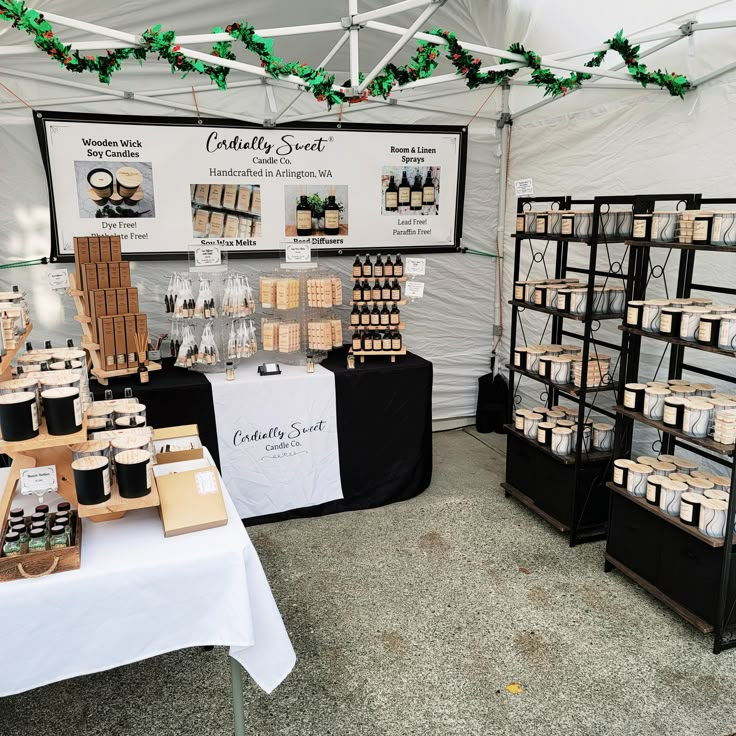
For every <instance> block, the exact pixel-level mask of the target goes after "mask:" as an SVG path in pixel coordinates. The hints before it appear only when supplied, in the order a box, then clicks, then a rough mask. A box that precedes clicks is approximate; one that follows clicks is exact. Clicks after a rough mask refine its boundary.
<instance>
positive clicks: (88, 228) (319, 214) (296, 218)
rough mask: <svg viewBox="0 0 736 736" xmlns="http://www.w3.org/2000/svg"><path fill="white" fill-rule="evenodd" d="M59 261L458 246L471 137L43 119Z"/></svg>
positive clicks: (447, 132)
mask: <svg viewBox="0 0 736 736" xmlns="http://www.w3.org/2000/svg"><path fill="white" fill-rule="evenodd" d="M34 115H35V121H36V129H37V132H38V137H39V143H40V146H41V151H42V154H43V159H44V164H45V167H46V174H47V178H48V184H49V196H50V201H51V214H52V239H53V243H52V253H51V255H52V259H53V258H64V257H67V256H71V255H73V238H74V237H75V236H91V235H119V236H120V238H121V241H122V249H123V253H125V254H126V256H127V257H129V258H167V257H169V258H170V257H180V256H181V255H182V254H183V253H184V252H186V251H188V250H190V249H191V247H192V246H197V245H199V246H207V245H219V246H220V247H221V248H222V249H223V250H224V251H227V252H228V253H230V254H231V255H267V254H269V253H271V254H273V255H277V254H278V253H279V252H280V251H283V248H284V242H292V243H297V244H303V245H308V246H309V247H310V248H311V250H312V251H314V252H317V253H325V254H328V253H356V252H366V251H376V250H381V249H383V250H385V251H392V252H393V251H396V252H402V251H409V250H453V249H455V248H457V247H459V244H460V236H461V234H462V233H461V231H462V210H463V194H464V179H465V155H466V133H467V131H466V129H465V128H461V127H452V126H424V127H421V126H420V127H414V126H387V125H376V126H373V125H349V124H346V123H329V124H316V123H309V124H303V125H299V126H298V127H290V128H281V127H275V128H262V127H248V126H246V125H244V124H243V123H240V122H237V121H231V120H219V119H207V120H203V119H196V118H194V119H190V118H174V117H143V116H137V117H133V116H117V115H89V114H87V115H81V114H74V113H54V112H41V111H34Z"/></svg>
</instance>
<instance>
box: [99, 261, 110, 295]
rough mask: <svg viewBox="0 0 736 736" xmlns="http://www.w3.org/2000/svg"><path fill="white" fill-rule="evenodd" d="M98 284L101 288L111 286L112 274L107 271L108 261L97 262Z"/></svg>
mask: <svg viewBox="0 0 736 736" xmlns="http://www.w3.org/2000/svg"><path fill="white" fill-rule="evenodd" d="M97 284H98V288H100V289H109V288H110V275H109V273H108V271H107V263H98V264H97Z"/></svg>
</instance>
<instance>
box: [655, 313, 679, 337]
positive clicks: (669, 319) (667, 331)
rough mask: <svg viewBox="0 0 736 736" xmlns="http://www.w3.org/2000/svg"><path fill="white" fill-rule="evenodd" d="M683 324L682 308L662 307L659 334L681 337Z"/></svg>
mask: <svg viewBox="0 0 736 736" xmlns="http://www.w3.org/2000/svg"><path fill="white" fill-rule="evenodd" d="M681 322H682V307H662V315H661V316H660V318H659V334H660V335H674V336H675V337H679V336H680V323H681Z"/></svg>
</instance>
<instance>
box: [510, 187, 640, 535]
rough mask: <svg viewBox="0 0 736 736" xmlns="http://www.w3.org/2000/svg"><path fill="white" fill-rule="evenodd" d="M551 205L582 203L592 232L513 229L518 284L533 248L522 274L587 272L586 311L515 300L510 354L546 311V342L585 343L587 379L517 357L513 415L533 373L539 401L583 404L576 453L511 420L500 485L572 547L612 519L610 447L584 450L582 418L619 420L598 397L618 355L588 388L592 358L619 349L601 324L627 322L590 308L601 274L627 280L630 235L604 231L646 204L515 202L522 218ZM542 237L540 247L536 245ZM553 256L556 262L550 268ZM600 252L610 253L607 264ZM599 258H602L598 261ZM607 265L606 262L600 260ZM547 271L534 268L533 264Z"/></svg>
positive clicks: (624, 199) (619, 200)
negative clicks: (569, 377)
mask: <svg viewBox="0 0 736 736" xmlns="http://www.w3.org/2000/svg"><path fill="white" fill-rule="evenodd" d="M540 204H541V205H547V206H548V207H549V208H551V209H559V210H563V211H564V210H571V209H577V208H584V209H586V210H589V211H590V212H591V226H590V235H589V236H588V237H574V236H570V237H568V236H563V235H558V234H554V235H537V234H536V233H529V232H517V233H515V235H514V241H515V242H514V246H515V249H514V284H516V282H518V281H519V280H520V275H521V261H522V249H523V248H524V247H526V246H528V247H529V250H530V255H531V263H530V266H529V270H528V271H527V273H526V274H525V278H524V280H529V279H530V278H540V277H541V276H542V275H543V276H544V278H549V279H564V278H566V277H569V276H577V275H583V276H587V277H588V283H587V288H588V292H587V304H588V305H589V308H588V310H587V311H586V313H585V314H582V315H580V314H572V313H566V312H561V311H559V310H557V309H553V308H547V307H540V306H538V305H534V304H529V303H526V302H522V301H518V300H511V301H510V304H511V308H512V319H511V332H510V338H511V353H512V355H513V350H514V348H515V347H516V346H517V338H518V336H519V333H521V336H522V338H523V341H524V343H526V330H525V328H524V318H525V316H526V314H525V313H527V312H528V313H530V314H531V313H541V315H542V318H544V315H546V323H545V324H544V327H543V330H542V338H541V339H540V340H539V341H538V342H542V343H543V342H545V336H546V335H549V342H550V343H553V344H560V343H562V342H563V341H564V340H565V339H573V340H578V341H580V348H581V353H582V359H583V365H584V366H586V369H584V371H583V376H582V384H581V386H580V387H575V386H573V385H571V384H565V385H560V384H554V383H552V382H551V381H548V380H546V379H544V378H541V377H540V376H537V375H535V374H532V373H530V372H528V371H525V370H521V369H519V368H517V367H515V366H514V364H513V360H512V361H510V364H509V365H508V370H509V384H510V386H509V389H510V390H509V397H510V398H509V405H508V415H509V421H512V420H511V418H512V417H513V411H514V409H515V407H516V404H517V403H518V402H519V401H520V399H521V397H520V395H519V392H518V387H519V382H520V381H521V380H522V379H530V380H535V381H539V382H541V383H543V384H545V389H544V390H543V392H542V393H541V394H540V401H543V402H544V403H545V404H546V405H547V406H549V407H551V406H553V405H555V404H557V403H558V401H559V399H560V397H564V398H566V399H569V400H571V401H573V402H577V404H578V407H577V411H578V427H579V430H578V433H577V435H576V437H575V451H574V454H572V455H570V456H565V457H561V456H558V455H554V454H552V453H551V452H550V451H549V450H548V448H545V447H543V446H541V445H539V443H537V442H535V441H534V440H533V439H530V438H527V437H525V436H524V434H523V433H522V432H518V431H517V430H515V429H514V427H513V423H511V424H510V425H507V427H506V429H507V434H508V441H507V455H506V458H507V459H506V482H505V483H503V484H502V487H503V489H504V491H505V493H506V496H507V497H508V496H513V497H515V498H516V499H517V500H519V501H520V502H522V503H523V504H525V505H526V506H528V507H529V508H530V509H531V510H532V511H534V512H535V513H537V514H538V515H539V516H541V517H542V518H544V519H545V520H547V521H548V522H550V523H551V524H552V525H553V526H554V527H555V528H557V529H559V530H560V531H562V532H564V533H566V534H568V535H569V542H570V546H575V545H576V544H579V543H581V542H588V541H595V540H598V539H602V538H604V537H605V534H606V520H607V516H608V509H609V501H608V495H609V492H608V489H607V488H606V485H605V481H606V478H607V477H608V475H609V473H610V464H611V462H612V458H613V453H612V452H597V451H590V452H585V450H584V448H583V434H582V427H583V424H584V420H586V419H588V418H591V417H590V415H591V413H592V412H595V413H597V414H599V415H602V417H607V418H608V419H610V420H615V416H616V415H615V413H614V411H613V406H612V405H611V406H610V407H605V406H603V405H602V403H601V400H600V399H599V397H601V396H604V395H605V394H606V393H609V395H610V392H611V391H614V390H616V388H617V384H616V383H615V381H614V375H615V373H616V365H617V359H616V361H614V360H613V358H612V361H611V365H612V369H611V371H610V375H609V376H608V377H607V380H605V381H604V384H603V385H601V386H591V387H588V386H587V362H588V360H589V359H590V358H591V357H593V356H595V355H598V348H599V347H602V348H606V349H607V350H614V351H616V352H617V353H618V351H620V343H619V342H612V341H611V340H604V339H603V338H602V337H600V336H599V335H597V334H596V333H597V332H598V331H599V330H600V328H601V325H602V323H605V322H606V321H607V320H621V318H622V316H623V315H622V314H595V313H594V312H593V311H592V309H591V308H590V306H591V305H592V304H593V295H594V286H595V282H596V278H597V277H600V278H602V283H604V284H606V283H609V282H610V280H614V281H616V280H618V281H619V283H620V285H621V286H623V285H624V284H625V283H626V277H627V274H626V273H625V271H624V266H625V263H626V261H627V255H628V246H626V245H625V242H626V241H625V238H623V237H617V236H611V235H606V234H605V229H606V228H605V226H606V224H607V221H608V218H609V217H611V216H615V215H614V211H613V210H612V209H611V208H612V207H619V208H622V209H624V208H625V209H630V211H631V213H632V215H633V213H634V212H638V211H639V209H637V207H638V208H641V207H643V205H642V203H640V202H639V198H638V197H634V196H614V197H596V198H595V199H592V200H578V199H573V198H572V197H569V196H557V197H532V198H521V199H519V200H518V202H517V215H518V216H519V217H517V222H519V221H520V217H521V216H522V215H524V213H525V212H527V211H530V210H531V211H533V208H534V206H535V205H540ZM540 241H541V245H540V246H539V247H535V244H538V243H539V242H540ZM613 244H621V245H624V252H623V254H619V255H618V256H614V255H613V254H612V251H611V248H610V246H612V245H613ZM571 249H587V251H588V253H587V267H585V268H583V267H579V266H574V265H571V263H570V260H571V258H570V256H571ZM552 254H554V267H553V268H550V267H549V266H548V262H549V263H550V264H551V260H552ZM602 255H605V257H606V261H607V262H605V265H603V264H604V262H603V259H602V258H601V256H602ZM599 259H600V262H599ZM602 265H603V268H601V266H602ZM535 267H536V270H537V271H539V270H540V269H541V270H542V271H543V274H540V273H537V274H534V275H533V274H532V272H533V271H534V270H535ZM576 324H579V328H581V329H580V330H579V331H573V330H572V329H571V328H570V327H569V325H576Z"/></svg>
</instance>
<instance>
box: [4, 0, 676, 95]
mask: <svg viewBox="0 0 736 736" xmlns="http://www.w3.org/2000/svg"><path fill="white" fill-rule="evenodd" d="M0 20H4V21H6V22H9V23H11V24H12V26H13V28H17V29H19V30H21V31H23V32H25V33H27V34H28V35H29V36H31V37H33V43H34V45H35V46H37V47H38V48H39V49H40V50H41V51H43V52H44V53H46V54H47V55H48V56H49V57H51V58H52V59H55V60H56V61H58V62H59V64H60V65H61V66H62V67H64V68H66V69H68V70H69V71H72V72H79V73H81V72H93V73H95V74H97V77H98V79H99V80H100V82H104V83H105V84H109V83H110V78H111V77H112V75H113V73H114V72H116V71H119V70H120V69H121V68H122V62H123V61H126V60H127V59H137V60H138V62H139V63H141V64H142V63H143V61H144V60H145V59H147V58H148V55H149V54H155V55H156V57H157V58H159V59H162V60H165V61H166V62H168V64H169V65H170V67H171V72H172V74H181V75H182V78H183V77H186V76H187V74H189V73H190V72H196V73H197V74H204V75H206V76H207V77H209V78H210V79H211V80H212V81H213V82H214V83H215V84H216V85H217V86H218V87H219V88H220V89H223V90H224V89H227V77H228V72H229V71H230V70H229V68H228V67H226V66H220V65H219V64H208V63H206V62H204V61H201V60H200V59H192V58H190V57H188V56H187V55H186V54H184V53H182V51H181V47H180V46H179V45H178V44H176V43H175V40H176V32H175V31H173V30H169V31H162V30H161V26H160V25H156V26H154V27H152V28H149V29H148V30H146V31H144V33H143V34H142V38H143V43H144V45H143V46H142V47H139V48H123V49H108V50H107V52H106V53H105V54H101V55H97V56H84V55H82V54H80V53H79V51H72V50H71V46H70V45H66V44H64V43H63V42H62V41H61V40H60V39H59V38H58V36H56V35H55V34H54V31H53V28H52V26H51V24H50V23H49V22H48V21H46V20H44V16H43V13H40V12H39V11H37V10H33V9H32V8H28V7H26V4H25V2H24V1H23V0H0ZM212 32H213V33H223V32H224V33H228V34H229V35H230V36H231V38H232V39H233V41H240V42H241V43H242V44H243V46H245V48H246V49H247V50H248V51H250V52H252V53H254V54H255V55H256V56H258V58H259V60H260V64H261V67H262V68H263V69H265V70H266V71H267V72H268V74H270V75H271V76H272V77H273V78H274V79H279V78H281V77H287V76H296V77H299V79H301V80H302V82H303V83H304V86H305V87H306V88H307V89H308V90H309V91H310V92H311V94H312V95H313V96H314V97H315V99H316V100H317V101H318V102H326V103H327V106H328V107H332V106H333V105H336V104H341V103H343V102H348V103H354V102H361V101H362V100H366V99H368V98H369V97H382V98H383V99H386V98H388V97H389V96H390V95H391V92H392V90H393V89H394V88H395V87H397V86H400V85H405V84H408V83H410V82H414V81H417V80H419V79H426V78H428V77H431V76H432V74H433V73H434V70H435V69H436V68H437V64H438V63H439V57H440V55H441V54H443V53H444V55H445V57H446V58H447V59H448V60H449V61H450V62H451V63H452V65H453V66H454V67H455V70H456V72H457V74H459V75H461V76H463V77H464V79H465V83H466V85H467V86H468V88H469V89H476V88H477V87H480V86H482V85H486V84H500V83H502V82H504V81H506V80H508V79H510V78H511V77H513V76H514V75H515V74H517V72H518V71H519V69H508V70H502V71H495V72H483V71H481V67H482V64H481V61H480V59H478V58H477V57H474V56H473V55H472V54H471V53H470V52H468V51H466V50H465V49H464V48H463V47H462V45H461V44H460V43H459V42H458V40H457V37H456V36H455V34H454V33H453V32H452V31H446V30H443V29H441V28H434V29H432V30H431V31H428V33H430V34H431V35H433V36H437V37H438V38H441V39H443V40H444V42H445V45H444V48H443V46H442V45H435V44H431V43H426V42H419V43H418V45H417V48H416V51H415V53H414V55H413V56H412V57H411V59H410V61H409V63H408V64H404V65H401V66H396V65H395V64H387V65H386V66H385V67H384V68H383V69H382V70H381V72H380V73H379V74H378V76H377V77H376V78H375V79H374V80H373V81H372V82H371V83H370V84H369V85H368V87H367V88H366V90H365V92H363V94H362V95H361V96H359V97H348V96H347V95H345V94H344V93H342V92H340V91H338V90H335V89H333V85H334V84H335V77H334V75H332V74H329V73H328V72H327V71H326V70H325V69H323V68H317V69H315V68H313V67H311V66H309V64H305V63H301V62H292V61H284V60H283V59H281V58H280V57H279V56H276V55H275V54H274V53H273V39H270V38H261V37H260V36H259V35H258V34H257V33H256V32H255V29H254V27H253V26H252V25H250V24H249V23H231V24H230V25H228V26H226V27H225V29H224V31H223V29H222V28H220V27H219V26H216V27H215V28H213V29H212ZM606 43H607V44H608V45H609V46H610V50H611V51H615V52H616V53H617V54H618V55H619V56H620V57H621V58H622V59H623V60H624V61H625V62H626V67H627V70H628V72H629V74H630V75H631V76H632V77H633V78H634V79H635V80H636V81H637V82H639V84H641V85H642V86H643V87H646V86H647V85H648V84H655V85H657V86H658V87H661V88H664V89H666V90H667V91H668V92H669V93H670V94H671V95H672V96H674V97H680V98H682V97H684V95H685V93H686V92H687V91H688V89H689V88H690V82H689V81H688V79H687V77H685V76H683V75H682V74H674V73H671V72H668V71H666V70H665V71H662V70H661V69H656V70H654V71H650V70H649V69H647V67H646V66H645V65H644V64H641V63H639V46H632V45H631V43H630V42H629V41H628V39H626V38H625V37H624V35H623V31H619V32H618V33H617V34H616V35H615V36H614V37H613V38H612V39H609V40H608V41H606ZM508 51H509V52H511V53H514V54H519V55H520V56H522V57H523V58H524V61H525V65H526V67H528V68H529V69H531V70H532V74H531V79H530V80H529V84H531V85H534V86H536V87H540V88H543V89H544V94H545V96H546V95H552V96H554V97H556V96H558V95H564V94H566V93H567V92H570V91H572V90H574V89H577V88H578V87H580V85H581V84H582V83H583V82H585V81H587V80H588V79H590V78H591V77H592V76H593V75H592V74H588V73H586V72H572V73H571V74H570V75H569V76H568V77H558V76H556V75H555V74H554V73H553V72H552V70H551V69H547V68H545V67H543V66H542V63H541V59H540V57H539V56H538V55H537V54H536V53H535V52H534V51H531V50H527V49H525V48H524V47H523V46H522V45H521V44H519V43H513V44H511V46H509V48H508ZM606 54H607V51H599V52H597V53H596V54H594V55H593V57H592V58H591V59H590V60H589V61H587V62H585V65H584V66H586V67H590V68H591V69H593V68H596V67H600V65H601V63H602V62H603V60H604V59H605V57H606ZM210 55H212V56H216V57H219V58H221V59H230V60H236V59H237V57H236V55H235V53H234V52H233V44H232V42H231V41H220V42H218V43H215V44H214V45H213V46H212V50H211V51H210ZM501 63H502V64H508V63H511V62H509V61H508V60H502V62H501ZM363 79H364V76H363V75H362V74H361V75H360V80H361V81H362V80H363Z"/></svg>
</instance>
